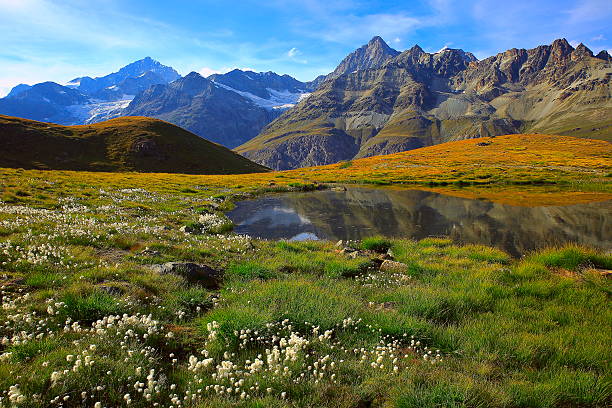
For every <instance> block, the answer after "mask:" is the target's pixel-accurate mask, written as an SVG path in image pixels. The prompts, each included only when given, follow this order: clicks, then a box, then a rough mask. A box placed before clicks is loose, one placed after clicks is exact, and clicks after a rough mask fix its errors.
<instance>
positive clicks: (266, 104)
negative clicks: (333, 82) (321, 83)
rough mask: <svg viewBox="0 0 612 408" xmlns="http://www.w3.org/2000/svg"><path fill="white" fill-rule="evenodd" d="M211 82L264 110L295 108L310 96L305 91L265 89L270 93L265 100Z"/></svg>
mask: <svg viewBox="0 0 612 408" xmlns="http://www.w3.org/2000/svg"><path fill="white" fill-rule="evenodd" d="M213 82H214V84H215V85H216V86H218V87H221V88H223V89H226V90H228V91H232V92H235V93H237V94H238V95H241V96H243V97H245V98H247V99H249V100H250V101H251V102H253V103H254V104H255V105H257V106H260V107H262V108H266V109H282V110H284V109H289V108H292V107H293V106H295V105H296V104H297V103H298V102H300V101H302V100H304V99H306V98H307V97H308V95H310V92H306V91H300V92H290V91H288V90H284V91H277V90H275V89H272V88H266V90H267V91H268V92H269V93H270V98H269V99H265V98H261V97H259V96H257V95H253V94H252V93H250V92H246V91H239V90H237V89H234V88H232V87H231V86H227V85H225V84H222V83H219V82H215V81H213Z"/></svg>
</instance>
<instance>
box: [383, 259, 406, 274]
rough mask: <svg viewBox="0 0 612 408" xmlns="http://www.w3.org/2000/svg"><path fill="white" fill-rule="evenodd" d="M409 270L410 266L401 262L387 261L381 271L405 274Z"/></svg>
mask: <svg viewBox="0 0 612 408" xmlns="http://www.w3.org/2000/svg"><path fill="white" fill-rule="evenodd" d="M406 269H408V265H406V264H405V263H401V262H396V261H390V260H385V261H383V263H382V264H381V265H380V270H381V271H383V272H403V271H405V270H406Z"/></svg>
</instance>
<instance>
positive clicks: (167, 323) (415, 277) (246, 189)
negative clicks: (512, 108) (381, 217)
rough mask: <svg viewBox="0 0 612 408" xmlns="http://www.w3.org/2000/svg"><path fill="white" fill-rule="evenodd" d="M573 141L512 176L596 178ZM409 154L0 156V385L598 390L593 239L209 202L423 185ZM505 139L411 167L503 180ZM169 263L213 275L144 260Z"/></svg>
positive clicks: (161, 399) (81, 403) (1, 392)
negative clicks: (257, 168) (245, 168)
mask: <svg viewBox="0 0 612 408" xmlns="http://www.w3.org/2000/svg"><path fill="white" fill-rule="evenodd" d="M498 140H499V138H495V141H494V143H493V144H496V143H498ZM466 143H467V142H466ZM435 148H438V147H437V146H435V147H433V148H428V149H435ZM573 154H575V155H576V157H578V156H580V157H584V160H587V158H586V157H587V156H588V157H590V158H589V159H588V160H591V161H590V162H588V163H587V162H584V163H583V162H581V161H580V160H578V159H577V160H575V161H573V163H575V164H573V166H574V167H572V168H569V167H568V168H565V167H564V168H560V166H561V165H560V164H559V168H556V167H554V166H552V165H551V166H550V167H551V168H550V169H549V168H545V167H546V166H544V167H542V168H540V169H539V170H538V169H536V170H534V171H532V172H531V173H530V175H529V176H527V175H526V176H525V177H526V178H527V177H531V178H532V179H533V180H535V179H543V180H548V181H550V183H549V184H548V185H544V186H531V187H529V188H524V187H520V188H519V187H517V186H514V187H513V190H512V193H513V194H514V195H516V196H517V197H518V198H516V199H513V200H515V201H516V202H517V203H522V204H533V203H534V202H536V203H542V202H546V200H552V202H555V200H557V201H561V200H565V201H564V202H568V201H571V200H572V199H575V200H576V201H580V200H593V199H606V198H609V197H610V189H609V184H608V182H609V179H608V178H607V177H608V176H609V174H610V165H609V156H605V155H609V153H606V151H604V152H603V153H602V151H601V150H600V151H599V152H596V151H595V149H594V150H593V151H591V152H589V151H587V150H585V149H581V150H580V151H576V152H574V153H573ZM581 155H582V156H581ZM589 155H590V156H589ZM602 155H603V156H602ZM409 157H411V156H409V155H407V154H400V155H393V157H392V156H388V157H386V158H376V159H374V158H372V159H364V160H365V161H366V163H367V161H368V160H370V161H371V163H370V166H372V165H374V164H373V163H375V165H376V166H382V167H379V168H378V169H379V170H380V172H381V173H380V174H379V173H376V172H373V171H372V167H370V168H369V169H370V170H367V169H366V167H364V166H365V165H364V164H363V163H364V162H362V161H361V160H355V161H353V162H352V163H351V164H350V166H346V165H342V164H340V165H332V166H328V167H323V168H315V169H300V170H295V171H290V172H282V173H262V174H249V175H240V176H194V175H180V174H136V173H87V172H70V171H37V170H15V169H2V170H0V181H1V183H0V198H1V200H2V202H1V203H0V301H1V305H2V306H1V308H0V406H6V407H13V406H15V407H60V406H61V407H95V408H101V407H116V406H117V407H118V406H130V407H149V406H160V407H162V406H163V407H169V406H174V407H211V408H212V407H229V406H240V407H298V406H300V407H302V406H306V407H353V408H354V407H568V406H580V407H605V406H609V404H610V402H612V382H611V377H610V360H611V357H612V356H611V354H612V353H611V351H610V350H612V336H611V335H610V330H609V327H610V325H609V323H610V321H612V311H611V310H610V307H609V298H610V293H611V287H610V281H609V270H610V269H612V257H611V256H610V255H609V254H606V253H602V252H597V251H594V250H591V249H589V248H583V247H578V246H567V247H563V248H552V249H548V250H543V251H540V252H537V253H533V254H529V255H528V256H525V257H524V258H522V259H512V258H511V257H510V256H508V255H507V254H506V253H504V252H502V251H500V250H498V249H494V248H489V247H483V246H479V245H463V246H461V245H456V244H454V243H453V242H451V241H450V240H447V239H443V238H428V239H424V240H421V241H411V240H406V239H393V240H389V239H385V238H382V237H372V238H368V239H364V240H363V241H361V242H349V243H343V245H341V246H337V245H336V243H333V242H325V241H306V242H286V241H278V242H275V241H265V240H255V239H252V238H250V237H247V236H241V235H237V234H234V233H233V232H232V231H231V223H229V221H228V220H227V218H225V216H224V215H223V214H224V212H225V211H227V210H229V209H231V208H232V206H233V202H234V201H236V200H240V199H244V198H248V197H253V196H254V195H256V194H262V193H273V192H275V191H292V190H294V191H297V190H299V191H303V190H309V189H316V188H323V184H324V183H326V182H330V181H335V182H357V181H364V178H366V176H367V177H368V178H369V179H370V180H379V181H383V182H387V181H389V182H392V183H393V184H396V183H397V182H398V180H399V179H400V178H401V177H404V178H405V179H404V181H408V182H410V183H416V184H419V183H421V185H422V186H423V185H424V184H426V183H425V182H420V181H419V180H420V179H417V178H416V177H417V175H419V176H418V177H421V176H420V174H421V173H420V172H418V171H416V170H415V172H414V173H411V172H412V170H410V169H411V167H410V166H411V165H410V164H409V160H412V159H409ZM424 157H425V159H423V162H422V163H421V164H422V166H423V167H422V168H421V170H422V169H426V167H427V165H426V162H427V160H428V159H427V157H428V156H424ZM432 157H433V156H432ZM477 159H478V158H477ZM432 160H433V159H432ZM478 160H480V159H478ZM500 160H501V159H500ZM513 160H514V159H513V158H512V157H509V158H508V161H506V162H504V161H503V160H501V161H500V162H499V163H502V164H498V166H499V170H496V169H491V168H490V169H489V170H487V169H485V168H484V167H479V166H477V165H476V164H474V167H473V168H468V167H469V166H468V167H466V169H467V170H465V173H463V174H462V175H461V176H460V177H459V178H458V177H456V176H452V175H451V172H450V171H448V172H439V173H435V172H434V171H433V170H432V171H431V172H430V173H428V174H427V175H424V176H423V177H426V178H427V179H428V180H427V183H429V181H435V182H444V180H453V178H451V177H455V179H454V180H457V179H461V180H464V179H466V177H468V176H469V175H473V176H475V175H477V174H480V173H481V172H486V171H488V174H491V175H495V178H496V180H497V182H495V183H491V185H490V188H488V189H483V188H480V189H475V188H473V187H464V188H457V187H458V186H455V187H453V188H451V187H450V186H446V187H445V190H444V191H446V192H449V193H452V194H457V195H462V194H463V195H475V196H478V197H485V198H486V197H489V198H491V199H500V200H504V199H507V198H505V197H508V196H509V194H508V191H507V190H506V194H503V188H506V189H507V184H512V183H511V181H512V180H516V177H517V173H515V172H514V170H512V168H511V164H510V163H511V162H513ZM551 160H553V159H551ZM393 163H395V164H393ZM401 163H404V166H405V167H403V168H402V167H398V169H403V170H397V171H396V170H394V167H393V166H400V165H401ZM503 163H505V164H503ZM513 163H514V164H513V165H516V166H518V167H517V169H518V170H516V171H520V172H525V174H527V170H525V169H523V168H521V167H520V166H521V164H520V163H518V162H516V161H514V162H513ZM447 164H449V163H447ZM449 165H450V166H451V167H449V168H450V169H452V168H453V166H454V165H453V164H452V163H450V164H449ZM342 166H343V168H341V169H338V167H342ZM457 166H459V164H457ZM504 166H506V167H504ZM555 166H556V165H555ZM581 166H583V167H581ZM433 167H436V166H433ZM439 167H440V169H441V168H442V165H440V166H439ZM419 171H420V170H419ZM426 171H427V170H426ZM436 171H437V170H436ZM385 172H388V173H385ZM383 173H384V174H383ZM402 174H403V175H402ZM411 174H412V176H410V175H411ZM606 174H607V175H608V176H606ZM552 175H554V177H553V176H552ZM557 176H558V177H557ZM410 177H413V178H410ZM479 180H485V179H479ZM400 181H401V180H400ZM506 181H507V182H508V183H507V184H506V183H505V182H506ZM553 182H554V183H555V184H554V185H552V184H553ZM577 186H580V187H582V188H581V189H577ZM502 187H503V188H502ZM421 188H425V187H421ZM568 188H573V190H570V191H569V192H568V190H567V189H568ZM521 197H522V198H521ZM534 197H535V199H534ZM550 197H552V198H550ZM343 247H347V248H348V250H346V248H343ZM389 258H392V259H393V260H394V261H395V262H399V263H400V264H394V265H395V267H393V268H391V269H385V268H382V267H381V263H382V262H383V261H384V260H387V259H389ZM167 262H193V263H197V264H206V265H208V266H209V267H211V268H213V269H214V270H217V271H222V272H223V280H222V283H221V285H220V286H219V287H209V286H206V285H204V284H199V283H198V282H197V281H195V282H194V281H193V280H191V279H188V278H187V277H186V276H183V275H181V274H172V273H168V274H162V273H160V272H159V269H156V265H161V264H165V263H167Z"/></svg>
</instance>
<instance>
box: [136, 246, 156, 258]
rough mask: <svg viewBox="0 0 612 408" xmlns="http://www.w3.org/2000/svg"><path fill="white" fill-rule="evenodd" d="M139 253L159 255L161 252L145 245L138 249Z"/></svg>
mask: <svg viewBox="0 0 612 408" xmlns="http://www.w3.org/2000/svg"><path fill="white" fill-rule="evenodd" d="M140 255H146V256H159V255H161V253H160V252H159V251H156V250H154V249H151V248H149V247H146V248H145V249H143V250H142V251H140Z"/></svg>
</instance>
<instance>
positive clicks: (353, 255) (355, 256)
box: [348, 251, 359, 259]
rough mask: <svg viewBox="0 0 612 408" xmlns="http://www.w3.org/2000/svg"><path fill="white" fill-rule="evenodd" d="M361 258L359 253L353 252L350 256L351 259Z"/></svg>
mask: <svg viewBox="0 0 612 408" xmlns="http://www.w3.org/2000/svg"><path fill="white" fill-rule="evenodd" d="M358 256H359V251H353V252H350V253H349V254H348V257H349V258H351V259H356V258H357V257H358Z"/></svg>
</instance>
